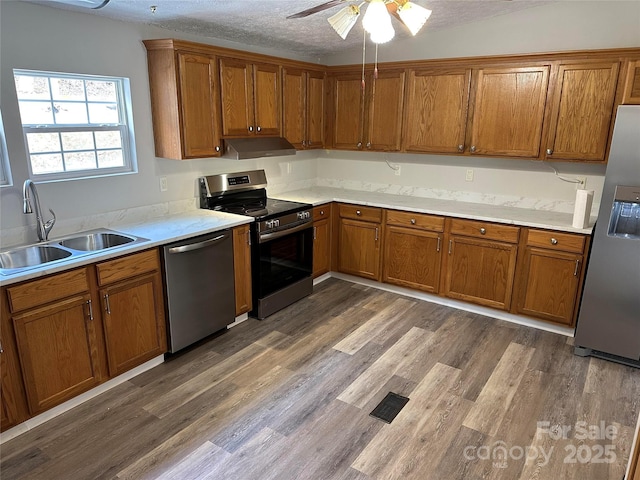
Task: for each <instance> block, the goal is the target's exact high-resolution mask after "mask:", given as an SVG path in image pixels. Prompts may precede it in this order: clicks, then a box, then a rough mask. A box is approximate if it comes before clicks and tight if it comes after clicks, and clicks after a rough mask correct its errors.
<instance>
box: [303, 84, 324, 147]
mask: <svg viewBox="0 0 640 480" xmlns="http://www.w3.org/2000/svg"><path fill="white" fill-rule="evenodd" d="M325 94H326V92H325V79H324V73H322V72H309V73H308V75H307V109H306V119H307V135H306V141H307V144H306V148H324V117H325Z"/></svg>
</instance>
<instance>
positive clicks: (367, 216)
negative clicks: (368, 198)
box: [340, 203, 382, 222]
mask: <svg viewBox="0 0 640 480" xmlns="http://www.w3.org/2000/svg"><path fill="white" fill-rule="evenodd" d="M340 217H342V218H353V219H354V220H364V221H365V222H380V221H381V220H382V210H381V209H379V208H376V207H361V206H359V205H350V204H345V203H341V204H340Z"/></svg>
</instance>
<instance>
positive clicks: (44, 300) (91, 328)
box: [0, 249, 167, 430]
mask: <svg viewBox="0 0 640 480" xmlns="http://www.w3.org/2000/svg"><path fill="white" fill-rule="evenodd" d="M1 293H2V318H1V322H2V325H1V326H2V329H1V330H0V331H1V334H2V335H1V340H2V348H1V349H0V350H1V353H0V361H1V362H2V383H1V387H2V402H1V407H2V408H1V411H2V430H5V429H7V428H9V427H11V426H13V425H15V424H17V423H19V422H21V421H24V420H25V419H26V418H28V417H29V416H34V415H37V414H39V413H42V412H44V411H45V410H48V409H49V408H51V407H54V406H56V405H58V404H60V403H62V402H64V401H66V400H69V399H71V398H73V397H75V396H77V395H79V394H80V393H83V392H85V391H87V390H89V389H91V388H93V387H95V386H96V385H98V384H100V383H101V382H103V381H105V380H107V379H108V378H109V377H113V376H116V375H119V374H120V373H122V372H124V371H126V370H129V369H131V368H133V367H135V366H137V365H140V364H142V363H144V362H145V361H147V360H150V359H151V358H153V357H155V356H158V355H161V354H162V353H164V352H166V351H167V345H166V333H165V318H164V301H163V289H162V277H161V274H160V260H159V253H158V250H157V249H150V250H146V251H143V252H140V253H135V254H132V255H127V256H123V257H119V258H116V259H114V260H111V261H107V262H101V263H98V264H95V265H90V266H87V267H82V268H77V269H73V270H69V271H65V272H62V273H58V274H54V275H49V276H47V277H43V278H39V279H37V280H31V281H26V282H23V283H20V284H16V285H11V286H9V287H6V288H3V289H2V292H1Z"/></svg>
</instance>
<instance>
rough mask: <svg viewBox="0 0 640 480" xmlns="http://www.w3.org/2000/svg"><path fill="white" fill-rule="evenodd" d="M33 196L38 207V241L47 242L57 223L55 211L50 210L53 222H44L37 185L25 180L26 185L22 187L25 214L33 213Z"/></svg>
mask: <svg viewBox="0 0 640 480" xmlns="http://www.w3.org/2000/svg"><path fill="white" fill-rule="evenodd" d="M29 192H31V195H33V200H34V202H35V205H36V207H35V208H36V222H37V226H36V233H37V234H38V240H40V241H41V242H45V241H47V240H48V238H49V232H50V231H51V229H52V228H53V224H54V223H56V214H55V213H53V210H51V209H49V211H50V212H51V215H53V218H52V219H51V220H47V221H46V222H45V221H43V220H42V210H41V209H40V199H39V198H38V190H36V184H35V183H33V182H32V181H31V180H25V182H24V185H23V186H22V196H23V200H24V206H23V211H24V213H33V206H32V205H31V197H30V194H29Z"/></svg>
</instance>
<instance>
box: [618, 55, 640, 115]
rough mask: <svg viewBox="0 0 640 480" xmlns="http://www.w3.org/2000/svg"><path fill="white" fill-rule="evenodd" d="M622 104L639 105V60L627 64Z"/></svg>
mask: <svg viewBox="0 0 640 480" xmlns="http://www.w3.org/2000/svg"><path fill="white" fill-rule="evenodd" d="M622 103H623V104H624V105H640V60H634V61H630V62H627V76H626V78H625V83H624V94H623V96H622Z"/></svg>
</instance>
